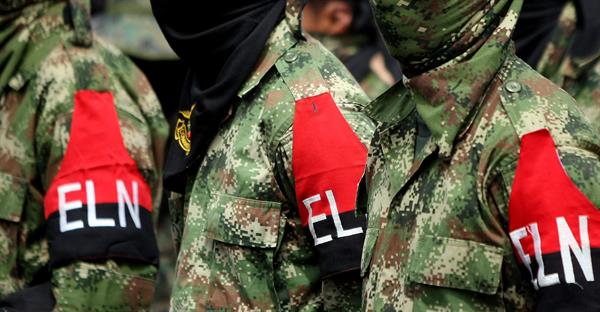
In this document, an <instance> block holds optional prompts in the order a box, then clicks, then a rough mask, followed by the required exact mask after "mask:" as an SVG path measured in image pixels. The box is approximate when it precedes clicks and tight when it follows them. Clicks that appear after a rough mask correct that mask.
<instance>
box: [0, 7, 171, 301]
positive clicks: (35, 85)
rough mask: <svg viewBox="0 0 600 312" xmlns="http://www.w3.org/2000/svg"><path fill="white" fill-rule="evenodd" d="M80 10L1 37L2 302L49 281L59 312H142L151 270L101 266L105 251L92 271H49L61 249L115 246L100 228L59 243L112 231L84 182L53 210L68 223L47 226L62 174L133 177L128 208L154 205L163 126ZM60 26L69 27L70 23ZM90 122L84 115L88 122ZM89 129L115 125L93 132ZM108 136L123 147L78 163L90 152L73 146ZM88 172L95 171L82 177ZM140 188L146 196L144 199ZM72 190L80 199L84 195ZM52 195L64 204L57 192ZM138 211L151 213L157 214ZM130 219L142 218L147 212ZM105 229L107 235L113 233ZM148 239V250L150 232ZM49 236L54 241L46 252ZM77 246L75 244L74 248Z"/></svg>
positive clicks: (72, 266) (98, 194)
mask: <svg viewBox="0 0 600 312" xmlns="http://www.w3.org/2000/svg"><path fill="white" fill-rule="evenodd" d="M86 7H87V4H86V3H85V1H83V2H75V1H72V3H70V4H69V3H67V2H59V1H55V2H53V1H49V2H42V3H39V4H30V5H28V6H26V7H24V8H22V9H19V10H17V11H11V12H9V13H6V14H5V13H2V15H0V19H2V20H3V21H2V23H3V24H2V25H3V27H5V26H6V27H5V28H3V30H0V35H2V36H3V41H0V42H2V43H1V44H3V46H0V51H3V52H6V53H8V54H3V53H1V52H0V56H1V57H7V59H8V61H7V59H3V60H1V61H0V63H1V64H2V66H3V68H2V72H0V160H1V161H0V203H1V204H0V297H3V296H5V295H7V294H11V293H13V292H16V291H18V290H20V289H23V288H26V287H29V286H32V285H33V284H36V283H40V282H43V281H45V280H51V282H52V293H53V295H54V297H55V299H56V306H55V309H56V310H58V311H125V310H128V311H133V310H135V311H137V310H146V309H148V308H149V304H150V301H151V299H152V296H153V292H154V278H155V274H156V267H155V265H152V264H144V263H142V262H139V261H137V260H136V261H133V260H131V261H130V260H124V258H120V257H108V259H109V260H107V257H102V254H103V253H104V252H105V251H94V252H96V254H94V255H93V256H92V255H90V256H89V257H85V259H88V260H87V261H82V260H77V257H74V258H70V259H71V260H69V261H66V263H64V262H63V263H61V264H60V265H51V266H49V261H51V259H52V256H51V255H52V254H53V253H54V254H56V255H59V256H64V254H61V253H60V252H58V251H57V248H58V246H62V247H61V248H63V247H66V248H74V249H75V252H77V249H79V250H85V249H88V248H89V246H95V244H96V243H97V241H98V240H100V237H101V236H103V235H104V234H108V235H113V234H111V233H114V232H111V231H112V229H113V228H115V227H114V226H113V227H111V226H107V224H106V223H105V224H104V227H102V228H98V231H99V232H97V233H98V234H96V235H92V236H86V237H87V238H86V239H85V240H84V241H80V239H81V238H82V237H81V236H79V238H74V237H77V236H78V235H79V234H77V233H79V232H78V231H70V232H68V233H69V235H72V236H70V237H69V238H67V236H66V235H67V234H65V233H66V231H68V230H66V231H64V230H65V229H64V228H63V225H71V226H73V225H75V226H79V225H81V226H83V227H84V228H88V227H90V226H93V225H92V223H93V222H96V224H98V223H97V222H98V221H102V220H104V221H108V220H109V219H108V218H106V216H107V215H106V214H104V215H103V214H102V213H105V212H106V210H103V209H104V208H103V207H105V206H106V201H104V200H106V198H107V197H106V196H105V195H104V194H103V192H104V191H105V189H104V185H103V184H102V183H100V182H98V181H91V180H88V181H87V182H86V184H85V193H84V192H77V191H76V190H75V189H71V190H70V191H64V192H63V193H62V194H63V198H62V201H63V204H64V202H66V203H67V204H65V205H62V206H60V205H59V206H60V207H62V208H59V210H61V213H62V212H64V211H63V210H62V209H63V208H64V207H63V206H66V205H70V206H71V208H69V209H70V210H72V211H70V212H69V213H68V214H67V216H66V218H64V219H65V220H66V221H67V223H66V224H61V225H60V229H61V232H58V231H57V228H55V227H54V225H50V221H49V220H50V219H51V217H50V218H48V213H49V210H48V209H49V205H48V203H49V202H50V201H51V200H52V198H51V197H52V196H53V194H51V192H50V189H51V188H52V186H53V184H54V183H55V182H54V181H55V180H57V179H59V178H63V179H64V178H68V177H69V174H68V173H66V172H65V170H71V169H73V168H75V169H77V170H76V171H75V172H81V170H84V171H87V172H96V173H95V174H96V176H104V177H108V176H111V175H113V174H115V175H116V176H117V177H124V176H125V174H122V172H121V171H119V172H116V171H115V172H109V171H112V170H127V171H132V172H134V174H135V175H140V178H136V179H137V180H136V181H137V182H135V183H140V185H139V186H140V187H142V188H140V189H139V194H138V193H137V190H138V189H137V186H136V187H135V191H134V194H133V197H131V198H130V199H128V200H129V201H128V202H127V205H129V204H131V200H132V201H133V202H134V203H135V204H137V197H138V195H140V196H146V195H147V197H146V198H145V201H146V202H150V201H152V202H153V203H154V204H155V205H157V204H158V203H159V201H160V200H159V199H160V194H161V190H160V184H161V183H160V181H161V179H160V170H159V168H160V167H161V166H162V155H163V149H164V141H165V139H166V130H167V124H166V121H165V120H164V118H163V117H162V113H161V110H160V106H159V103H158V101H157V99H156V96H155V95H154V93H153V92H152V89H151V88H150V85H149V84H148V82H147V81H146V79H145V77H144V76H143V74H142V73H141V72H140V71H139V70H137V69H136V68H135V66H134V65H133V63H131V62H130V61H129V60H128V59H127V58H126V57H125V56H123V55H122V54H121V53H120V52H119V51H118V50H117V49H116V48H114V47H112V46H110V45H108V44H106V43H104V42H102V41H98V40H95V39H92V37H91V33H90V32H89V28H88V27H87V26H89V19H87V17H86V16H87V14H89V13H87V12H86ZM65 16H70V20H69V21H67V20H66V19H65ZM73 25H74V26H73ZM113 99H114V102H113ZM75 107H77V108H75ZM115 109H116V111H115ZM99 111H100V114H98V112H99ZM76 112H79V113H76ZM86 113H89V114H90V115H87V116H85V114H86ZM115 113H116V114H115ZM76 115H77V116H78V117H77V118H75V117H74V116H76ZM86 118H87V120H88V122H87V124H90V125H91V124H93V125H94V128H93V129H90V127H89V126H86V122H85V120H86ZM76 119H77V122H75V120H76ZM95 120H108V121H110V123H109V124H108V123H107V124H100V125H98V124H97V123H94V121H95ZM71 129H87V130H89V131H78V130H74V131H71ZM119 130H120V131H119ZM115 131H116V132H115ZM111 135H114V136H115V137H118V138H119V141H120V142H118V144H115V145H111V146H103V147H102V148H101V149H97V150H93V151H91V152H92V153H93V155H90V154H89V152H88V153H87V154H85V153H84V152H83V151H82V150H83V149H85V147H84V146H82V145H79V146H75V145H76V143H75V142H74V141H76V139H75V137H77V140H79V141H80V143H79V144H83V145H88V146H91V147H94V148H95V147H97V146H98V144H97V142H104V141H105V137H107V136H111ZM121 136H122V139H120V137H121ZM82 139H84V140H83V141H81V140H82ZM67 147H68V148H67ZM111 153H112V156H108V158H111V157H112V160H109V162H103V163H102V164H101V165H94V166H92V165H91V163H93V161H91V162H88V160H92V158H93V157H97V159H96V160H98V159H101V158H102V159H104V158H103V157H105V156H107V155H108V154H111ZM122 153H125V155H124V154H122ZM69 155H70V156H69ZM90 156H91V157H92V158H89V157H90ZM66 157H70V159H71V160H70V161H69V163H68V164H67V163H66V161H65V162H63V160H64V159H66ZM103 161H104V160H103ZM133 161H134V162H133ZM117 163H120V164H121V165H118V164H117ZM86 164H90V166H88V167H87V169H81V168H82V166H86ZM95 164H99V163H98V162H95ZM129 164H132V165H133V167H129ZM67 167H68V168H70V169H67ZM117 168H119V169H117ZM85 175H86V173H84V176H85ZM88 176H91V174H90V175H88ZM94 183H95V192H94ZM110 183H112V184H110V185H109V186H108V187H109V188H111V189H112V188H113V187H114V185H115V184H114V183H115V182H114V181H111V182H110ZM118 183H119V182H117V184H118ZM125 183H129V182H127V181H125ZM146 183H147V186H148V187H149V189H151V194H150V191H149V190H148V189H145V188H143V187H146ZM141 184H144V185H143V186H142V185H141ZM78 185H79V189H81V188H82V186H81V184H78ZM129 187H130V186H129V185H128V186H126V187H125V188H126V189H127V190H126V192H125V193H127V194H128V195H127V196H129V194H132V193H131V189H129ZM63 190H64V189H63ZM81 190H82V191H83V189H81ZM146 191H148V192H146ZM58 192H59V197H60V193H61V191H60V186H59V191H58ZM67 192H68V194H67ZM65 194H66V195H65ZM81 194H87V196H88V197H87V200H86V199H83V201H84V205H87V206H88V213H89V212H90V210H89V209H90V208H89V207H90V206H92V205H95V206H94V207H93V209H94V211H98V215H97V218H96V216H93V217H92V216H90V215H88V218H87V219H85V218H82V216H81V215H79V214H78V213H79V212H81V211H83V210H84V209H81V208H82V206H81V205H82V204H81V201H80V202H79V204H77V203H78V202H77V201H75V197H77V196H83V195H81ZM93 194H95V195H93ZM119 194H121V195H122V194H124V193H119ZM90 196H92V197H90ZM94 196H95V198H94ZM150 197H152V198H150ZM59 201H60V199H59ZM45 202H46V205H45ZM96 202H98V204H97V205H96V204H95V203H96ZM45 206H46V208H45ZM145 206H146V207H144V208H146V209H148V210H151V209H152V204H146V205H145ZM148 206H149V207H148ZM111 207H112V206H111ZM129 209H136V208H135V207H130V208H129ZM137 209H138V212H139V210H146V209H143V208H139V207H137ZM102 211H104V212H102ZM115 211H116V210H115ZM129 211H130V212H131V211H132V210H129ZM45 212H46V215H45ZM78 216H79V217H78ZM132 218H133V217H132ZM77 219H82V220H87V221H86V222H85V223H80V224H79V223H77V222H82V221H81V220H79V221H75V220H77ZM54 220H56V219H54ZM62 221H64V220H62V218H61V222H62ZM110 221H112V224H113V225H114V223H115V221H114V220H110ZM123 221H124V222H130V221H131V219H124V220H123ZM134 221H135V220H134ZM138 221H139V219H138ZM142 221H147V219H145V220H142ZM53 222H54V221H53ZM74 222H75V223H74ZM109 223H111V222H109ZM54 224H56V223H54ZM109 225H110V224H109ZM121 225H123V223H121ZM146 225H147V224H146V223H143V224H142V226H146ZM150 225H151V224H150ZM138 228H139V227H138ZM81 230H83V229H81ZM53 231H56V232H53ZM148 231H150V232H149V233H150V234H149V235H151V236H152V237H149V239H150V241H152V240H153V239H154V238H153V234H151V233H152V232H151V226H150V229H148ZM81 232H83V231H81ZM51 233H54V235H56V236H55V239H54V240H52V241H50V243H49V239H48V235H50V234H51ZM119 233H121V232H119ZM118 238H119V237H117V239H118ZM76 241H77V242H80V243H77V244H75V243H74V242H76ZM65 244H67V245H71V246H65ZM150 248H152V246H151V247H150ZM154 248H155V246H154ZM120 252H123V251H120ZM125 253H127V252H125ZM111 254H112V253H111ZM69 256H70V255H69ZM73 259H74V260H73ZM49 267H51V268H52V269H51V270H49V269H48V268H49Z"/></svg>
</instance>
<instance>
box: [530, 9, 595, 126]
mask: <svg viewBox="0 0 600 312" xmlns="http://www.w3.org/2000/svg"><path fill="white" fill-rule="evenodd" d="M576 24H577V12H576V9H575V5H574V4H573V3H572V2H568V3H567V4H566V5H565V8H564V9H563V12H562V14H561V16H560V20H559V24H558V27H557V28H556V30H555V31H554V33H553V35H552V39H551V40H550V42H549V43H548V45H547V46H546V49H545V50H544V52H543V54H542V58H541V59H540V61H539V62H538V64H535V65H534V68H535V69H536V70H537V71H538V72H540V73H541V74H542V75H544V76H545V77H547V78H548V79H550V80H552V82H554V83H556V84H557V85H559V86H561V87H562V88H563V89H564V90H565V91H567V92H569V94H571V96H573V97H574V98H575V100H577V105H578V106H579V108H580V109H581V110H582V111H583V112H584V115H585V116H586V117H587V118H588V119H589V120H590V121H591V122H592V125H593V126H595V127H596V128H600V51H598V52H599V53H596V55H594V56H592V57H590V58H589V59H577V58H573V57H572V56H571V55H570V54H569V48H570V47H571V45H572V43H573V39H574V38H575V36H574V35H575V30H576Z"/></svg>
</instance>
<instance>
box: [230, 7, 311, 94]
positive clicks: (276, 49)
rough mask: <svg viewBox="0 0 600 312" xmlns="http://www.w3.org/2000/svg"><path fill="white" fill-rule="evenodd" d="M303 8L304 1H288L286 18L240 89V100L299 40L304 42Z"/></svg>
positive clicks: (277, 28)
mask: <svg viewBox="0 0 600 312" xmlns="http://www.w3.org/2000/svg"><path fill="white" fill-rule="evenodd" d="M303 7H304V1H302V0H287V2H286V8H285V18H284V19H283V20H282V21H281V22H280V23H279V24H278V25H277V27H275V29H274V30H273V32H272V33H271V36H270V37H269V39H268V40H267V43H266V45H265V48H264V50H263V52H262V55H261V57H260V59H259V60H258V62H257V65H256V68H255V69H254V71H253V72H252V73H251V74H250V78H248V80H246V82H245V83H244V84H243V85H242V87H241V88H240V91H239V92H238V96H239V97H240V98H243V97H244V96H245V95H246V94H248V92H250V91H251V90H252V89H254V88H255V87H256V86H257V85H258V84H259V83H260V81H261V80H262V78H263V77H264V76H265V74H266V73H267V72H268V71H269V70H270V69H271V68H272V67H273V66H275V63H276V62H277V60H278V59H279V58H280V57H282V56H283V55H284V54H285V53H286V51H287V50H289V49H290V48H292V47H293V46H294V45H295V44H296V43H297V42H298V41H299V40H304V34H303V32H302V28H301V25H300V20H301V16H302V8H303Z"/></svg>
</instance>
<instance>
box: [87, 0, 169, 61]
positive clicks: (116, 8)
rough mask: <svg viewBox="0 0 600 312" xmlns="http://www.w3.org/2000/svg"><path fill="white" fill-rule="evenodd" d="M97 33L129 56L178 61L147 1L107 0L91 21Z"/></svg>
mask: <svg viewBox="0 0 600 312" xmlns="http://www.w3.org/2000/svg"><path fill="white" fill-rule="evenodd" d="M92 25H93V28H94V33H95V34H97V35H98V36H100V37H102V38H104V39H106V40H108V41H109V42H110V43H112V44H114V45H115V46H117V48H119V49H120V50H121V51H123V52H124V53H125V54H127V55H131V56H134V57H137V58H141V59H144V60H176V59H177V55H176V54H175V52H173V50H172V49H171V47H170V46H169V44H168V43H167V40H166V39H165V37H164V35H163V33H162V32H161V30H160V27H158V23H156V20H155V19H154V16H153V15H152V7H151V6H150V1H147V0H107V1H106V4H105V11H103V12H101V13H100V14H98V15H95V16H94V17H93V18H92Z"/></svg>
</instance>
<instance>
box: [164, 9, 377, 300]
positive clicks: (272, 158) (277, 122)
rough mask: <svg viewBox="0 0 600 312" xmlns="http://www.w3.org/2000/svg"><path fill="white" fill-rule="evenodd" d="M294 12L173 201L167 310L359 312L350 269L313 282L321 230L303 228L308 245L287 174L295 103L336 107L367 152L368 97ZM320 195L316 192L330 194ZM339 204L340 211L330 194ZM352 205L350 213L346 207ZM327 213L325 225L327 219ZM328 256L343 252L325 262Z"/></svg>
mask: <svg viewBox="0 0 600 312" xmlns="http://www.w3.org/2000/svg"><path fill="white" fill-rule="evenodd" d="M300 9H301V5H300V1H288V2H287V7H286V14H285V18H284V19H283V20H282V21H281V22H280V23H279V24H278V26H277V27H276V28H275V29H274V31H273V32H272V34H271V36H270V39H269V40H268V42H267V44H266V48H265V50H264V53H263V55H262V57H261V59H260V60H259V62H258V64H257V67H256V69H255V70H254V72H253V73H252V74H251V76H250V78H249V79H248V80H247V81H246V83H245V85H244V86H243V87H242V88H241V90H240V91H239V97H240V98H241V102H240V103H239V104H237V106H236V108H235V109H234V110H233V111H232V112H231V114H230V116H229V117H228V118H227V119H226V120H225V121H224V122H223V124H222V126H221V128H220V130H219V132H218V134H217V136H216V138H215V139H214V140H213V142H212V144H211V145H210V147H209V150H208V153H207V156H206V157H205V158H204V159H203V161H202V164H201V165H200V167H199V169H198V172H197V173H196V175H195V176H193V177H191V178H190V179H189V180H188V181H189V182H188V187H187V191H186V196H185V198H184V200H183V198H181V197H179V198H178V197H177V195H175V197H172V203H171V205H170V207H171V209H173V211H172V216H173V219H174V220H175V225H174V227H175V228H176V232H177V233H175V235H174V236H175V237H176V240H177V242H178V243H177V245H178V246H179V247H180V248H179V255H178V259H177V269H176V271H177V272H176V278H175V286H174V288H173V295H172V296H173V297H172V299H171V309H172V310H174V311H184V310H186V311H187V310H196V311H204V310H217V309H219V310H220V309H225V310H244V311H246V310H248V311H250V310H251V311H268V310H270V311H276V310H286V311H287V310H292V311H296V310H302V311H320V310H340V311H356V310H358V309H359V306H360V279H359V278H358V274H356V273H355V275H356V276H347V277H337V278H325V279H323V280H321V278H322V276H321V272H320V267H319V263H318V260H319V259H318V257H317V252H316V250H315V244H316V238H317V236H322V235H323V233H321V232H319V229H318V228H317V226H316V225H315V229H313V228H312V227H311V231H313V233H312V236H313V237H315V241H313V237H311V233H310V232H309V230H308V229H307V228H306V227H304V226H303V224H302V221H301V216H300V214H302V213H303V212H300V213H299V212H298V209H299V208H298V205H297V200H296V196H295V194H296V190H297V189H298V188H296V187H295V180H296V179H295V178H298V177H295V176H294V173H298V172H296V170H297V169H296V168H295V167H294V166H295V164H293V163H292V159H293V158H294V156H293V155H294V154H293V153H294V150H295V149H296V147H294V148H293V146H295V144H296V143H298V142H297V139H298V137H296V135H297V133H298V132H296V131H294V127H293V124H294V119H295V118H298V115H297V113H295V110H297V109H298V107H300V106H299V105H300V104H301V103H300V102H302V101H303V99H304V101H305V102H302V103H303V104H305V105H302V107H306V108H308V111H310V112H314V113H318V112H321V111H325V110H329V109H331V110H330V112H337V113H336V114H337V116H339V117H341V116H342V115H341V114H339V112H340V111H341V113H342V114H343V116H344V117H345V119H346V120H347V123H348V124H349V125H350V127H348V124H346V123H345V122H344V124H343V127H346V128H347V129H348V131H350V128H351V129H352V130H353V132H354V133H355V134H356V135H354V134H352V136H354V138H355V139H356V142H357V143H358V145H360V147H359V149H365V145H366V144H367V143H368V142H369V140H370V138H371V133H372V131H373V128H374V127H373V124H372V122H371V121H370V120H369V119H368V118H367V117H366V116H365V115H364V114H363V113H362V112H361V110H362V108H363V106H364V105H365V104H366V103H367V101H368V98H367V97H366V95H365V94H364V93H363V92H362V91H361V89H360V87H359V86H358V85H357V84H356V82H355V81H354V79H353V78H352V77H351V75H350V74H349V73H348V72H347V70H346V69H345V68H344V66H343V65H342V64H341V63H340V62H339V61H338V60H337V59H336V58H335V57H334V56H333V55H332V54H330V53H329V52H328V51H327V50H326V49H325V48H324V47H322V46H321V45H320V44H319V43H317V42H316V41H313V40H308V41H306V40H304V39H301V38H299V33H298V31H299V29H300V28H299V20H298V15H299V13H300ZM331 100H332V101H331ZM328 103H329V104H333V106H328V105H326V104H328ZM336 103H337V105H336ZM334 115H335V114H334ZM186 116H189V112H180V116H179V117H180V120H181V121H182V122H181V123H180V122H179V121H178V124H180V125H181V126H182V127H183V125H184V124H185V123H184V122H183V120H184V119H185V118H186ZM342 120H343V119H342ZM327 121H328V120H327V119H325V120H323V122H327ZM331 122H332V128H333V126H334V125H333V120H332V121H331ZM337 125H339V124H337ZM317 126H319V127H323V126H327V124H326V123H320V124H319V125H317ZM296 130H298V129H296ZM304 130H306V131H303V132H302V133H303V136H304V138H305V139H306V138H308V142H309V143H310V141H311V140H310V137H311V135H312V136H314V137H315V140H312V141H313V142H314V144H315V145H314V146H307V145H305V146H304V148H309V149H311V148H312V149H313V150H314V151H316V152H319V151H321V150H322V151H324V152H325V151H327V149H328V146H323V145H320V144H319V142H320V141H319V139H318V138H317V136H320V135H323V133H322V132H318V131H317V130H316V129H313V128H311V127H306V128H304ZM332 131H333V130H332ZM182 132H184V133H185V131H182ZM351 132H352V131H350V133H351ZM324 135H325V136H326V135H327V133H325V134H324ZM356 136H358V138H356ZM340 139H341V138H340ZM359 139H360V140H359ZM179 142H180V143H181V144H182V147H185V144H184V143H183V142H181V141H179ZM361 142H362V143H361ZM331 143H333V144H334V145H335V142H331ZM330 156H331V155H330ZM333 156H334V157H335V158H336V159H340V158H344V157H346V158H353V156H354V155H344V156H342V155H337V154H334V155H333ZM364 158H365V160H366V149H365V153H364ZM330 159H331V158H330ZM305 160H306V159H305ZM313 160H314V163H315V164H316V163H318V162H319V161H320V159H318V157H317V158H315V159H308V160H307V162H308V163H311V162H312V161H313ZM339 162H340V163H343V162H344V161H343V160H340V161H339ZM315 166H316V165H315ZM362 167H364V162H363V163H362V164H360V163H359V164H358V168H359V171H358V174H359V176H358V177H357V179H356V181H354V182H353V183H355V184H354V186H353V187H354V190H352V192H347V195H349V196H346V197H348V198H349V197H352V198H353V197H354V196H355V189H356V185H357V184H358V180H359V179H360V173H361V172H362ZM293 168H294V169H293ZM317 169H318V168H317ZM292 170H294V173H293V172H292ZM334 170H335V169H334ZM319 174H320V173H319ZM317 175H318V174H317ZM309 187H310V186H309ZM350 193H352V194H350ZM329 194H330V193H327V194H326V193H322V194H320V195H319V196H322V197H323V199H324V200H329V199H330V197H329ZM326 195H327V198H325V196H326ZM336 198H337V197H336ZM313 199H314V197H313ZM317 201H318V200H317ZM305 203H306V202H305ZM311 203H313V205H317V204H319V203H316V202H315V201H312V202H311ZM308 205H309V206H310V203H309V204H308ZM332 206H333V205H332ZM313 207H315V206H313ZM337 208H338V209H339V211H342V209H343V207H342V205H341V204H339V202H338V207H337ZM350 208H351V209H352V210H354V203H351V207H350ZM331 209H332V210H333V209H334V208H331ZM309 213H310V212H309ZM351 213H352V214H353V211H351ZM315 215H316V214H315ZM319 216H323V215H319ZM327 219H328V220H327V221H323V223H328V222H330V220H329V217H327ZM338 220H339V219H338ZM177 221H178V222H177ZM343 221H344V220H342V222H343ZM332 223H333V222H332ZM331 225H332V226H333V224H331ZM343 226H344V227H345V229H346V230H347V229H348V228H347V227H346V224H343ZM177 229H178V230H177ZM342 232H343V231H342ZM360 232H361V233H362V229H361V230H360ZM332 236H333V235H332ZM318 238H323V237H318ZM328 238H330V239H331V236H328ZM335 239H337V238H336V237H334V240H335ZM361 245H362V239H361V240H360V241H359V242H358V246H361ZM354 247H356V246H354ZM357 256H358V257H360V255H357ZM336 257H342V259H343V257H344V255H343V254H336ZM358 257H357V258H358ZM333 259H340V258H332V259H329V260H333ZM325 260H327V259H325ZM357 260H358V259H357ZM333 261H335V260H333ZM357 262H358V261H357ZM357 267H358V264H357ZM342 275H343V274H342Z"/></svg>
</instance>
